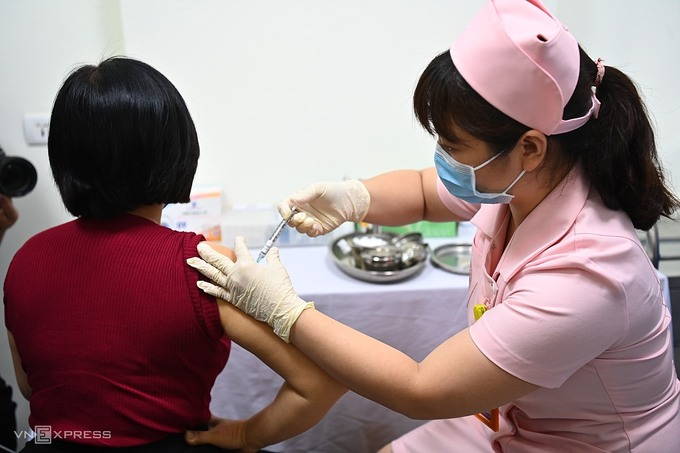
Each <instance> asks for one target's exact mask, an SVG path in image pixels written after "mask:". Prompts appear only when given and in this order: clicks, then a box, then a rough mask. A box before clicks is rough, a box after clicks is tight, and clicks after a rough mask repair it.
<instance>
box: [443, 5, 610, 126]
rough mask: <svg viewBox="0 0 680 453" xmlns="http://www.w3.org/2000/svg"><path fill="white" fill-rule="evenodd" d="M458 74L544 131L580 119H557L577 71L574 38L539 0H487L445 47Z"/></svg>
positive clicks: (499, 105)
mask: <svg viewBox="0 0 680 453" xmlns="http://www.w3.org/2000/svg"><path fill="white" fill-rule="evenodd" d="M451 58H452V59H453V63H454V64H455V65H456V67H457V68H458V70H459V71H460V73H461V75H462V76H463V78H465V80H466V81H467V82H468V83H469V84H470V86H472V88H473V89H474V90H475V91H476V92H477V93H479V94H480V95H481V96H482V97H483V98H484V99H485V100H486V101H487V102H489V103H490V104H491V105H493V106H494V107H496V108H497V109H499V110H500V111H501V112H503V113H505V114H506V115H508V116H509V117H511V118H513V119H515V120H517V121H519V122H520V123H522V124H524V125H526V126H529V127H531V128H532V129H537V130H539V131H541V132H543V133H544V134H546V135H552V134H561V133H564V132H569V131H573V130H574V129H577V128H579V127H581V126H582V125H584V124H585V123H586V122H587V121H588V120H589V119H590V116H591V115H594V116H595V117H597V113H598V111H599V106H600V103H599V101H598V100H597V98H595V96H594V95H593V106H592V107H591V109H590V110H589V111H588V113H587V114H586V115H584V116H582V117H580V118H572V119H569V120H562V115H563V111H564V106H565V105H566V104H567V102H568V101H569V99H570V98H571V95H572V94H573V93H574V89H575V88H576V82H577V81H578V76H579V70H580V56H579V48H578V43H577V41H576V38H574V36H573V35H572V34H571V33H570V32H569V31H568V30H567V28H566V27H565V26H564V25H562V24H561V23H560V22H559V21H558V20H557V19H556V18H555V17H553V16H552V14H550V12H549V11H548V10H547V9H546V8H545V6H543V5H542V4H541V2H540V1H539V0H489V1H488V2H487V3H486V5H484V7H483V8H482V10H481V11H480V12H479V13H478V14H477V16H475V18H474V19H473V20H472V22H470V24H469V25H468V26H467V27H466V29H465V30H464V31H463V33H462V34H461V35H460V36H459V37H458V39H457V40H456V41H455V42H454V43H453V45H452V46H451Z"/></svg>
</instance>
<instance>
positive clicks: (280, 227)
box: [257, 208, 298, 263]
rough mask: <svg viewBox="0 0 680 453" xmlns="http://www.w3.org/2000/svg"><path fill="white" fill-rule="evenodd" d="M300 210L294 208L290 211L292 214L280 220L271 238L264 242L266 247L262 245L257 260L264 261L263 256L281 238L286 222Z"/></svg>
mask: <svg viewBox="0 0 680 453" xmlns="http://www.w3.org/2000/svg"><path fill="white" fill-rule="evenodd" d="M297 212H298V210H297V208H292V209H291V211H290V215H289V216H288V218H287V219H282V220H281V222H279V225H278V226H277V227H276V229H275V230H274V232H273V233H272V235H271V236H269V240H267V242H266V243H265V244H264V247H262V250H261V251H260V254H259V255H258V256H257V262H258V263H259V262H260V261H262V258H264V257H265V256H266V255H267V253H269V249H270V248H272V246H273V245H274V243H275V242H276V240H277V239H278V238H279V236H280V235H281V232H282V231H283V229H284V227H285V226H286V223H288V221H289V220H290V219H291V217H293V216H294V215H295V214H297Z"/></svg>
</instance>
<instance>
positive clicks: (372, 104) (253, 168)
mask: <svg viewBox="0 0 680 453" xmlns="http://www.w3.org/2000/svg"><path fill="white" fill-rule="evenodd" d="M482 4H483V0H419V1H415V0H343V1H332V0H325V1H313V0H289V1H286V2H282V1H275V0H229V1H226V0H0V145H2V146H3V148H4V149H5V151H6V152H7V153H8V154H10V155H20V156H23V157H25V158H27V159H29V160H30V161H31V162H33V163H34V165H35V166H36V168H37V170H38V177H39V182H38V186H37V187H36V189H35V190H34V191H33V192H32V193H31V194H29V195H28V196H26V197H23V198H19V199H16V200H15V203H16V205H17V207H18V208H19V210H20V214H21V218H20V220H19V222H18V224H17V225H16V226H15V227H14V228H12V229H11V230H10V231H9V232H8V233H7V235H6V237H5V241H4V243H3V244H2V245H1V246H0V278H2V279H4V275H5V272H6V269H7V266H8V264H9V261H10V259H11V257H12V256H13V254H14V253H15V251H16V250H17V249H18V248H19V247H20V246H21V244H23V243H24V241H25V240H26V239H28V238H29V237H30V236H32V235H33V234H35V233H37V232H38V231H40V230H43V229H45V228H48V227H50V226H53V225H56V224H59V223H62V222H64V221H65V220H68V219H70V216H69V215H68V214H67V213H66V212H65V211H64V209H63V207H62V206H61V202H60V200H59V197H58V194H57V192H56V190H55V188H54V186H53V183H52V180H51V176H50V172H49V165H48V161H47V154H46V148H45V147H44V146H39V147H29V146H27V145H26V144H25V142H24V139H23V135H22V129H21V128H22V125H21V121H22V116H23V114H24V113H35V112H38V113H43V112H44V113H49V111H50V110H51V104H52V100H53V99H54V95H55V94H56V91H57V89H58V87H59V85H60V83H61V81H62V80H63V79H64V77H65V76H66V74H67V73H68V71H69V70H71V69H72V68H73V67H74V66H76V65H77V64H80V63H85V62H97V61H98V60H100V59H102V58H104V57H107V56H110V55H114V54H120V53H127V54H128V55H130V56H133V57H137V58H140V59H142V60H145V61H147V62H149V63H151V64H152V65H154V66H156V67H157V68H158V69H159V70H160V71H161V72H163V73H165V74H166V75H167V76H168V77H169V78H170V79H171V80H172V81H173V82H174V83H175V84H176V86H177V87H178V89H179V90H180V92H181V93H182V94H183V95H184V97H185V99H186V100H187V103H188V104H189V108H190V110H191V112H192V114H193V116H194V120H195V122H196V125H197V128H198V131H199V138H200V140H201V148H202V156H201V160H200V163H199V170H198V174H197V178H196V182H197V183H204V184H215V183H217V184H219V185H221V186H222V187H223V189H224V191H225V194H226V200H225V201H226V202H227V203H228V204H229V203H255V202H266V203H275V202H277V201H278V200H279V199H280V198H281V197H282V196H284V195H286V194H287V193H288V192H290V191H291V190H294V189H297V188H299V187H302V186H304V185H306V184H308V183H310V182H312V181H315V180H320V179H333V180H339V179H341V178H343V177H345V176H351V177H367V176H371V175H373V174H376V173H379V172H383V171H387V170H390V169H395V168H421V167H424V166H427V165H430V162H431V161H432V151H433V146H432V145H433V141H432V140H431V139H430V138H429V137H428V136H426V135H425V134H424V133H423V132H422V131H421V130H420V128H419V126H417V125H416V124H415V121H414V119H413V115H412V113H411V95H412V91H413V88H414V86H415V83H416V81H417V78H418V76H419V74H420V72H421V71H422V69H423V68H424V67H425V66H426V65H427V63H428V62H429V61H430V60H431V59H432V58H433V57H434V56H435V55H436V54H437V53H439V52H440V51H443V50H444V49H446V48H447V47H448V45H449V44H450V43H451V41H452V40H453V39H454V38H455V36H456V35H457V33H458V31H459V30H460V28H461V27H462V25H463V24H464V23H466V22H467V21H468V20H469V19H470V17H471V16H472V15H473V14H474V13H475V12H476V10H477V9H478V8H479V7H480V6H481V5H482ZM546 4H547V5H548V6H549V7H550V8H552V10H553V11H554V12H556V14H557V15H558V17H560V18H561V19H562V21H563V22H564V23H566V24H568V25H570V27H571V29H572V31H574V33H575V34H576V36H577V37H578V38H579V41H580V42H581V43H582V44H583V45H584V47H585V48H586V49H587V50H588V51H589V52H590V54H591V56H593V57H598V56H600V57H602V58H604V59H605V60H606V64H607V65H614V66H618V67H620V68H621V69H623V70H624V71H626V72H628V73H629V74H630V75H631V76H632V77H633V78H635V79H636V80H637V82H638V83H639V84H640V86H641V88H642V90H643V93H644V95H645V97H646V99H647V102H648V106H649V108H650V110H651V111H652V113H653V115H654V118H655V120H656V122H657V125H658V138H659V145H660V151H661V153H662V159H663V161H664V162H665V163H666V165H667V166H668V168H669V170H670V174H669V176H671V177H673V176H675V178H672V179H673V182H674V183H675V187H678V184H680V179H679V178H680V176H676V175H680V128H679V127H678V125H680V90H679V89H678V88H677V85H676V83H677V82H676V78H677V74H678V73H680V71H679V70H680V59H678V57H677V56H678V55H679V54H680V52H679V51H680V37H679V36H678V28H677V24H680V3H678V2H670V1H666V0H648V1H645V2H639V1H637V0H635V1H634V0H568V1H567V0H564V1H559V0H552V1H547V2H546ZM36 278H39V276H36ZM27 284H30V282H27ZM0 373H1V374H2V376H3V377H5V379H9V380H10V381H13V380H14V377H13V372H12V367H11V363H10V359H9V353H8V351H7V345H6V339H5V338H4V335H0ZM16 398H17V400H19V402H22V401H23V400H22V398H21V397H20V396H18V392H17V397H16ZM18 416H19V421H20V423H21V424H20V429H25V428H26V418H27V408H26V405H25V404H22V405H21V407H20V411H19V414H18Z"/></svg>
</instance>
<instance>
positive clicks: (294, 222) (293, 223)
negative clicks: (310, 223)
mask: <svg viewBox="0 0 680 453" xmlns="http://www.w3.org/2000/svg"><path fill="white" fill-rule="evenodd" d="M307 217H309V216H308V214H307V213H306V212H298V213H296V214H295V215H294V216H292V217H291V218H290V219H288V226H289V227H291V228H297V226H298V225H300V224H301V223H302V222H304V221H305V219H306V218H307Z"/></svg>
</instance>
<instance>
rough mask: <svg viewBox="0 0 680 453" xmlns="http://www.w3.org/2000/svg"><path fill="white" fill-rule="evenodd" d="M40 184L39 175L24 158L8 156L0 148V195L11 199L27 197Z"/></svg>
mask: <svg viewBox="0 0 680 453" xmlns="http://www.w3.org/2000/svg"><path fill="white" fill-rule="evenodd" d="M37 182H38V173H37V172H36V171H35V167H34V166H33V164H31V163H30V162H29V161H27V160H26V159H24V158H22V157H11V156H7V155H6V154H5V152H4V151H2V149H1V148H0V193H1V194H3V195H7V196H9V197H20V196H22V195H26V194H27V193H29V192H30V191H31V190H33V188H34V187H35V184H36V183H37Z"/></svg>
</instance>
